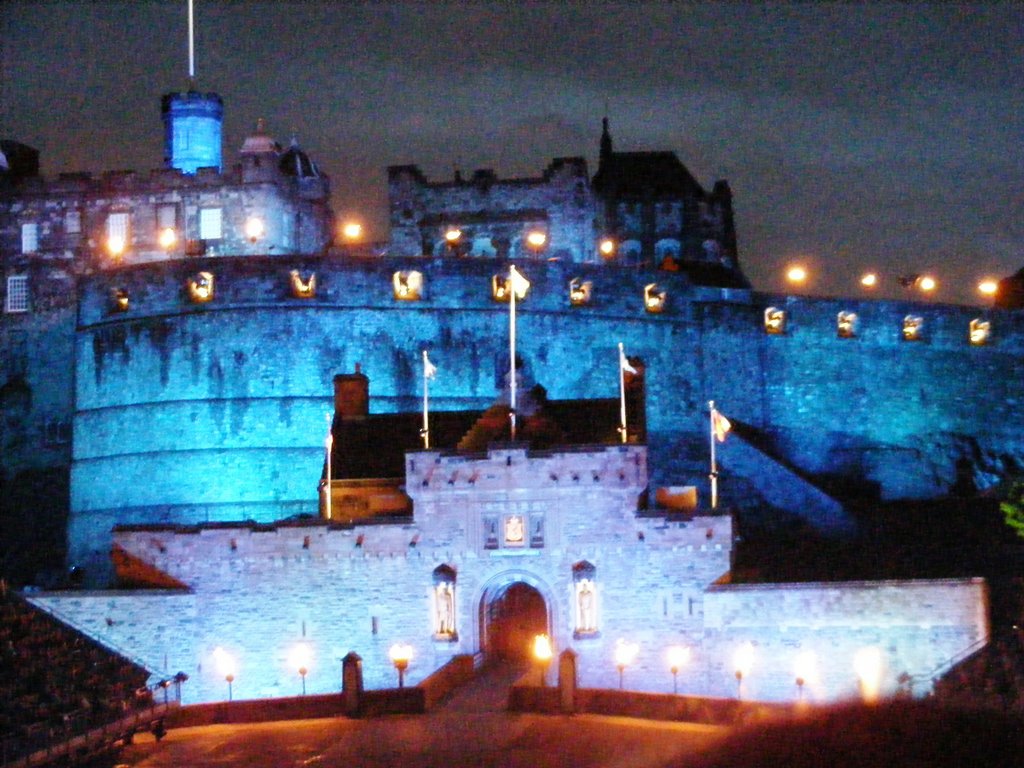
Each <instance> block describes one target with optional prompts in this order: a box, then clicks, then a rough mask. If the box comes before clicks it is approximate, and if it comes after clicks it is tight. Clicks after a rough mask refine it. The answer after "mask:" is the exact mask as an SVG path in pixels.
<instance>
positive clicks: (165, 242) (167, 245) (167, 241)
mask: <svg viewBox="0 0 1024 768" xmlns="http://www.w3.org/2000/svg"><path fill="white" fill-rule="evenodd" d="M158 239H159V242H160V247H161V248H163V249H164V250H165V251H169V250H171V248H173V247H174V246H175V244H176V243H177V242H178V233H177V232H175V231H174V227H164V228H163V229H161V230H160V236H159V238H158Z"/></svg>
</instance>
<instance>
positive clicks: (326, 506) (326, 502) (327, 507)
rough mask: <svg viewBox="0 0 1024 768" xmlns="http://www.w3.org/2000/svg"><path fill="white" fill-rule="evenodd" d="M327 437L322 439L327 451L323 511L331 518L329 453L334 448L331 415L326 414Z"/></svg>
mask: <svg viewBox="0 0 1024 768" xmlns="http://www.w3.org/2000/svg"><path fill="white" fill-rule="evenodd" d="M327 424H328V426H327V439H326V440H324V448H325V449H326V451H327V485H326V486H325V487H324V492H325V493H326V498H325V499H324V511H325V512H326V513H327V519H328V520H330V519H331V515H332V514H333V512H332V509H331V453H333V449H334V431H333V430H332V428H331V426H332V425H331V415H330V414H327Z"/></svg>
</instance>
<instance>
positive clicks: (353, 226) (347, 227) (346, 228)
mask: <svg viewBox="0 0 1024 768" xmlns="http://www.w3.org/2000/svg"><path fill="white" fill-rule="evenodd" d="M341 234H342V237H344V238H345V239H346V240H349V241H352V240H358V239H360V238H361V237H362V236H363V225H362V224H360V223H359V222H356V221H349V222H347V223H345V224H344V225H343V226H342V228H341Z"/></svg>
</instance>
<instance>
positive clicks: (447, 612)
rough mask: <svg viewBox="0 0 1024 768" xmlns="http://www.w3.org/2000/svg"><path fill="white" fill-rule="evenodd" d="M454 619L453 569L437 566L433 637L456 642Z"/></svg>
mask: <svg viewBox="0 0 1024 768" xmlns="http://www.w3.org/2000/svg"><path fill="white" fill-rule="evenodd" d="M455 618H456V613H455V569H454V568H451V567H449V566H447V565H439V566H438V567H437V568H435V569H434V621H433V625H434V637H435V638H437V639H439V640H452V641H454V640H458V639H459V633H458V630H457V628H456V621H455Z"/></svg>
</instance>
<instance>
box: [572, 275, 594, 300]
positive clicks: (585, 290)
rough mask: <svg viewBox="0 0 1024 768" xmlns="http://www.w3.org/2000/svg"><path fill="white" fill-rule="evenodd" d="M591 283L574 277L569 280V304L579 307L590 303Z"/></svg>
mask: <svg viewBox="0 0 1024 768" xmlns="http://www.w3.org/2000/svg"><path fill="white" fill-rule="evenodd" d="M592 287H593V286H592V284H591V282H590V281H589V280H586V281H584V280H581V279H580V278H578V277H574V278H573V279H572V280H570V281H569V304H571V305H572V306H574V307H581V306H583V305H584V304H589V303H590V295H591V289H592Z"/></svg>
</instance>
